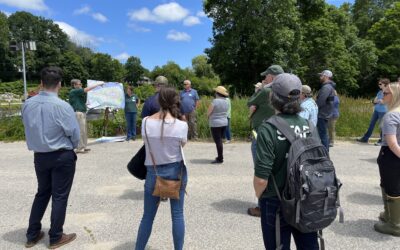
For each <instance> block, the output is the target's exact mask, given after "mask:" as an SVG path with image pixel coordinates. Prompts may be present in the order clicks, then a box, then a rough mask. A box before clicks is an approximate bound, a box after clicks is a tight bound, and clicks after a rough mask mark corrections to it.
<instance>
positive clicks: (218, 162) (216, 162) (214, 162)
mask: <svg viewBox="0 0 400 250" xmlns="http://www.w3.org/2000/svg"><path fill="white" fill-rule="evenodd" d="M223 162H224V161H220V160H218V159H217V158H215V160H213V161H212V162H211V164H222V163H223Z"/></svg>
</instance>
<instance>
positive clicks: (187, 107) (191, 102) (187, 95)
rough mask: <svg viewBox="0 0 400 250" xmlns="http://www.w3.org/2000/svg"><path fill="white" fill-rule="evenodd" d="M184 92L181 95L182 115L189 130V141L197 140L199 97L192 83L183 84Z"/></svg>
mask: <svg viewBox="0 0 400 250" xmlns="http://www.w3.org/2000/svg"><path fill="white" fill-rule="evenodd" d="M183 86H184V88H185V89H184V90H182V91H181V93H180V94H179V96H180V98H181V113H182V114H183V115H184V116H185V118H186V120H187V123H188V126H189V130H188V139H189V140H191V139H197V128H196V126H197V123H196V108H197V107H198V105H199V99H200V98H199V95H198V94H197V91H196V90H195V89H192V83H191V82H190V81H189V80H185V81H184V82H183Z"/></svg>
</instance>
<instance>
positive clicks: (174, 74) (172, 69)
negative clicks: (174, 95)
mask: <svg viewBox="0 0 400 250" xmlns="http://www.w3.org/2000/svg"><path fill="white" fill-rule="evenodd" d="M187 73H188V72H185V71H184V70H182V69H181V67H180V66H179V65H178V64H176V63H175V62H173V61H169V62H167V64H165V65H163V66H162V67H159V66H156V67H155V68H154V69H153V71H152V72H151V77H152V78H153V79H155V78H156V77H157V76H159V75H163V76H165V77H167V78H168V82H169V84H170V85H172V86H176V87H180V86H181V85H182V82H183V81H184V80H185V79H187V78H189V77H190V76H188V75H187Z"/></svg>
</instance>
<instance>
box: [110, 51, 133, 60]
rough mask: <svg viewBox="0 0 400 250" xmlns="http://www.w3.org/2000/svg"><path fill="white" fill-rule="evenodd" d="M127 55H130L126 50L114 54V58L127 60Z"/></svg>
mask: <svg viewBox="0 0 400 250" xmlns="http://www.w3.org/2000/svg"><path fill="white" fill-rule="evenodd" d="M129 57H130V55H129V54H128V53H126V52H123V53H121V54H119V55H116V56H114V58H115V59H117V60H119V61H126V60H128V58H129Z"/></svg>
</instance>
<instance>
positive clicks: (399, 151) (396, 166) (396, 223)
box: [374, 82, 400, 236]
mask: <svg viewBox="0 0 400 250" xmlns="http://www.w3.org/2000/svg"><path fill="white" fill-rule="evenodd" d="M383 102H384V103H385V104H387V105H388V110H389V111H388V113H386V114H385V116H384V117H383V122H382V126H381V128H382V135H383V138H382V147H381V151H380V152H379V156H378V159H377V162H378V165H379V175H380V177H381V189H382V199H383V204H384V212H383V213H381V214H380V215H379V219H380V220H381V222H378V223H376V224H375V225H374V228H375V230H376V231H378V232H380V233H383V234H391V235H394V236H400V146H399V143H400V85H399V83H397V82H396V83H391V84H389V85H388V86H387V87H386V88H385V89H384V91H383Z"/></svg>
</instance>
